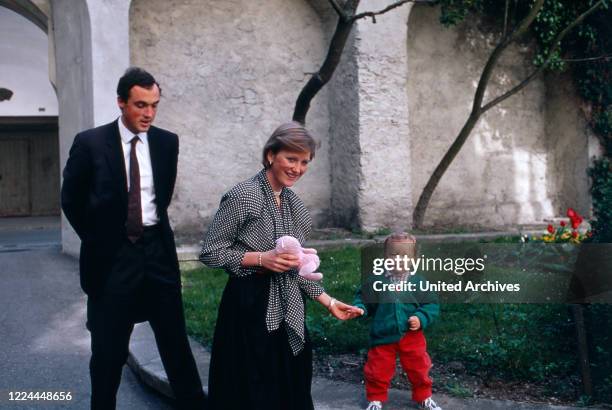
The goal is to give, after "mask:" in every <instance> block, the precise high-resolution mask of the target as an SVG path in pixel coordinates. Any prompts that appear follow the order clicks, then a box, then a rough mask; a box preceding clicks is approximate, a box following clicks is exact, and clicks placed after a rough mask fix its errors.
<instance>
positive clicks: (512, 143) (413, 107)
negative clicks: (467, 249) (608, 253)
mask: <svg viewBox="0 0 612 410" xmlns="http://www.w3.org/2000/svg"><path fill="white" fill-rule="evenodd" d="M438 14H439V12H438V11H437V9H433V8H430V7H426V6H416V7H414V8H413V10H412V13H411V16H410V19H409V23H408V54H409V58H408V67H407V81H408V84H407V89H408V90H407V91H408V96H409V105H408V110H409V112H410V119H411V120H410V135H411V143H412V152H411V161H410V165H409V166H410V167H411V169H412V177H413V185H412V186H413V191H412V195H413V201H414V203H415V204H416V201H417V200H418V197H419V195H420V193H421V190H422V188H423V186H424V185H425V183H426V182H427V179H428V178H429V176H430V174H431V173H432V171H433V169H434V168H435V167H436V165H437V164H438V162H439V161H440V159H441V158H442V156H443V155H444V153H445V152H446V150H447V149H448V147H449V146H450V144H451V143H452V141H453V140H454V138H455V137H456V135H457V134H458V133H459V131H460V129H461V127H462V126H463V124H464V122H465V120H466V119H467V116H468V114H469V112H470V109H471V104H472V99H473V95H474V92H475V89H476V85H477V83H478V79H479V76H480V73H481V71H482V67H483V66H484V63H485V61H486V58H487V57H488V54H489V53H490V51H491V49H492V47H493V46H494V37H493V36H492V35H490V34H487V30H486V28H484V27H483V26H482V24H481V23H479V22H475V21H469V22H467V23H464V24H461V25H459V26H457V27H454V28H450V29H446V28H444V27H443V26H442V25H441V24H440V23H439V22H438V20H437V19H438ZM531 59H532V55H531V54H530V52H529V49H528V47H527V46H525V45H513V46H511V47H509V48H508V49H507V51H506V53H505V55H504V56H503V58H502V59H501V61H500V62H499V63H498V67H497V69H496V70H495V72H494V74H493V76H492V78H491V81H490V85H489V89H488V93H487V96H486V97H485V101H488V100H489V99H490V98H491V97H494V96H497V95H499V94H501V93H503V91H504V90H507V89H509V88H510V87H512V85H514V84H517V83H518V82H520V81H521V80H522V79H524V78H525V77H526V76H527V75H528V73H529V71H528V70H529V69H530V61H531ZM563 84H564V86H563V87H559V85H558V84H557V83H555V82H551V83H549V84H548V87H547V83H546V82H545V81H544V79H543V78H542V77H540V78H538V79H536V80H534V81H533V82H532V83H531V84H530V85H529V86H528V87H526V88H525V89H523V90H522V91H521V92H520V93H518V94H516V95H514V96H512V97H511V98H509V99H508V100H506V101H504V102H503V103H501V104H500V105H498V106H496V107H494V108H493V109H491V110H490V111H488V112H487V113H486V114H485V115H484V116H483V117H481V119H480V121H479V123H478V124H477V126H476V128H475V129H474V130H473V131H472V135H470V137H469V138H468V140H467V142H466V143H465V145H464V146H463V149H462V150H461V152H460V153H459V154H458V155H457V157H456V158H455V161H454V162H453V164H452V165H451V166H450V168H449V169H448V171H447V172H446V174H445V175H444V177H443V178H442V180H441V182H440V184H439V185H438V188H437V189H436V191H435V193H434V196H433V198H432V200H431V203H430V206H429V208H428V211H427V215H426V218H425V222H426V224H429V225H432V224H436V225H450V226H461V225H463V226H465V225H478V226H483V227H501V226H507V225H513V224H517V223H519V224H521V223H532V222H536V221H542V219H544V218H549V217H552V216H556V215H560V214H561V213H562V211H563V210H564V207H566V206H579V207H580V208H583V207H584V206H585V198H586V197H587V196H588V194H587V191H586V190H585V184H584V179H585V178H584V173H585V171H584V170H585V167H586V161H585V160H586V138H585V136H584V134H585V132H584V123H583V122H581V121H579V118H581V115H580V114H579V112H578V106H577V100H576V97H575V96H574V95H573V91H572V88H571V86H569V85H568V82H567V81H565V82H563ZM547 90H549V91H547ZM547 124H548V125H547ZM559 144H561V145H559ZM570 146H571V147H572V148H571V149H573V150H574V151H573V152H574V153H573V154H569V153H568V152H567V151H568V150H571V149H570V148H569V147H570ZM575 159H579V160H578V161H577V162H576V161H575ZM566 160H568V162H567V163H566ZM577 183H579V184H580V185H581V187H578V186H577Z"/></svg>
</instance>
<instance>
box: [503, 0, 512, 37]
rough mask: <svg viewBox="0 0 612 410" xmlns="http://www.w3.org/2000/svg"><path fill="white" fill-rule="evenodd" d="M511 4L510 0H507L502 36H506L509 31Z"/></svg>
mask: <svg viewBox="0 0 612 410" xmlns="http://www.w3.org/2000/svg"><path fill="white" fill-rule="evenodd" d="M509 6H510V0H506V6H505V8H504V30H503V31H502V38H505V37H506V33H507V32H508V7H509Z"/></svg>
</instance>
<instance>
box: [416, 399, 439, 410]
mask: <svg viewBox="0 0 612 410" xmlns="http://www.w3.org/2000/svg"><path fill="white" fill-rule="evenodd" d="M419 409H420V410H442V407H440V406H438V405H437V404H436V402H435V401H433V399H432V398H431V397H430V398H428V399H425V400H424V401H422V402H420V403H419Z"/></svg>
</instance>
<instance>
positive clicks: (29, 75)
mask: <svg viewBox="0 0 612 410" xmlns="http://www.w3.org/2000/svg"><path fill="white" fill-rule="evenodd" d="M39 3H40V8H39V7H38V6H37V5H35V4H33V3H32V2H23V3H18V2H16V1H8V0H1V1H0V20H1V23H0V55H2V64H0V78H1V80H0V82H1V83H0V87H6V88H4V91H5V92H4V98H2V102H1V103H0V217H11V216H22V217H31V216H52V217H53V216H59V214H60V206H59V183H60V181H59V167H60V166H59V148H58V145H59V144H58V129H57V121H58V120H57V112H58V107H57V95H56V93H55V90H54V88H53V87H52V84H51V83H50V82H49V76H50V72H49V71H50V70H49V69H48V67H49V66H50V65H52V64H50V62H49V52H48V50H49V49H52V47H50V46H49V45H48V44H49V42H50V41H49V39H48V36H47V30H48V27H49V24H48V17H47V14H46V13H45V12H44V11H42V10H46V11H47V12H48V11H49V9H48V7H47V6H48V4H47V3H46V2H44V1H41V2H39ZM24 14H25V15H24ZM28 20H29V21H28ZM31 23H34V24H31ZM41 30H42V33H41Z"/></svg>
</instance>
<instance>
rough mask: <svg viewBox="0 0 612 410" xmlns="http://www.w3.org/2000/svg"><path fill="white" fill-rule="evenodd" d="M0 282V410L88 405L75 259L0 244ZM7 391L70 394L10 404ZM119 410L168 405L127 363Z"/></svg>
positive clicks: (82, 311)
mask: <svg viewBox="0 0 612 410" xmlns="http://www.w3.org/2000/svg"><path fill="white" fill-rule="evenodd" d="M6 232H7V231H0V242H2V240H5V243H6V240H7V237H6V236H5V235H4V234H5V233H6ZM21 243H22V245H25V244H26V243H25V242H21ZM0 281H1V286H0V301H1V302H0V304H1V309H0V409H63V408H70V409H87V408H89V370H88V361H89V333H88V332H87V330H86V329H85V297H84V296H83V294H82V292H81V290H80V288H79V279H78V262H77V261H76V260H75V259H73V258H71V257H68V256H65V255H62V254H60V253H59V250H58V249H55V248H54V247H51V248H43V247H41V248H39V249H36V250H29V251H28V250H24V251H21V252H12V251H7V248H0ZM9 391H65V392H71V393H72V397H73V399H72V401H71V402H69V403H67V402H64V403H59V402H55V403H46V402H38V403H36V402H10V401H9V400H8V392H9ZM117 408H118V409H137V410H140V409H142V410H144V409H160V410H165V409H170V408H171V407H170V405H169V404H168V401H167V400H166V399H163V398H162V397H161V396H160V395H159V394H158V393H157V392H154V391H153V390H152V389H150V388H148V387H144V386H143V385H142V384H141V383H139V382H138V379H137V378H136V377H135V375H134V374H133V373H132V372H131V371H130V370H129V368H127V366H126V368H125V369H124V372H123V379H122V382H121V387H120V389H119V394H118V406H117Z"/></svg>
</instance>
